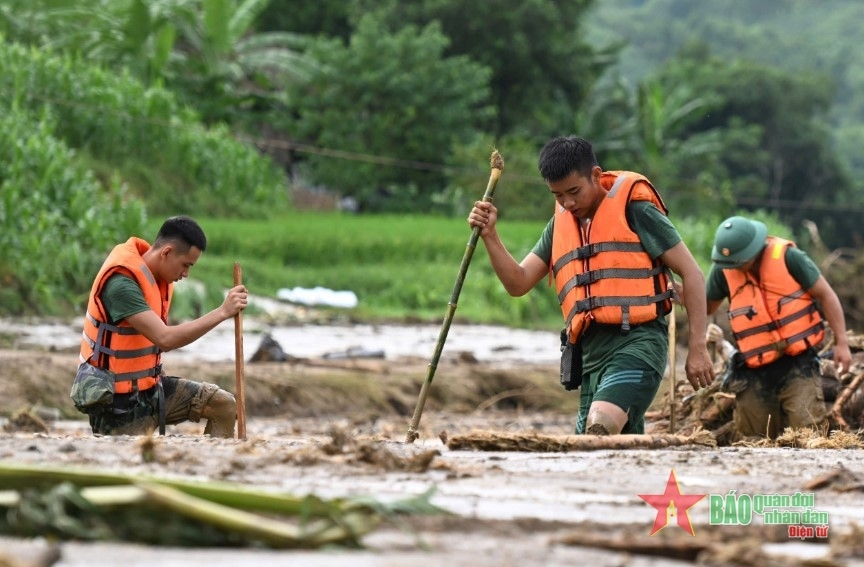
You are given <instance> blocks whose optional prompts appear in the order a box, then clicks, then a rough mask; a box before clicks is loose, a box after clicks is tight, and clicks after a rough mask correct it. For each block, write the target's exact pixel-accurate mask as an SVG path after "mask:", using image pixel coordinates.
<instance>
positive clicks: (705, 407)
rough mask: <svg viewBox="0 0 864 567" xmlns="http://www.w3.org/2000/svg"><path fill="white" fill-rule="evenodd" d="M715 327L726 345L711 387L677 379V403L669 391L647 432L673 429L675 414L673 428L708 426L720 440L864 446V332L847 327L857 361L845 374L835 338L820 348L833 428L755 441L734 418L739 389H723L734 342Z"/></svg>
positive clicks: (686, 429) (680, 430)
mask: <svg viewBox="0 0 864 567" xmlns="http://www.w3.org/2000/svg"><path fill="white" fill-rule="evenodd" d="M710 327H711V329H709V335H711V333H712V332H713V333H714V335H717V336H714V337H713V339H712V340H714V341H718V342H715V343H714V344H715V346H716V345H717V344H720V343H721V342H722V343H723V345H724V346H723V348H716V349H715V350H716V351H717V352H719V353H721V354H720V355H719V356H718V359H717V362H716V363H715V368H714V370H715V373H716V375H717V376H718V379H717V380H715V381H714V383H713V384H711V385H710V386H709V387H707V388H702V389H700V390H699V391H696V392H694V391H693V389H692V387H691V386H690V384H689V383H688V382H687V381H686V380H678V381H677V382H676V388H675V396H674V401H675V407H674V408H673V407H671V406H670V403H669V397H670V396H668V395H667V396H666V398H665V400H664V401H663V404H662V407H661V409H660V410H659V411H652V412H649V413H646V415H645V421H646V432H649V433H669V432H670V431H669V426H670V420H671V416H672V415H675V416H676V424H677V425H676V428H675V431H674V433H677V434H683V435H688V434H691V433H692V432H693V431H695V430H697V429H706V430H708V431H711V432H712V433H713V434H714V437H715V439H716V441H717V445H718V446H728V445H733V444H747V445H749V446H759V447H774V446H783V447H806V448H810V449H816V448H826V449H831V448H846V447H856V448H857V447H861V446H862V445H861V439H860V438H859V437H858V436H857V435H855V434H854V433H851V431H853V430H855V429H860V428H862V427H864V389H862V388H860V385H861V384H862V383H864V336H858V335H854V334H852V333H851V332H850V333H848V341H849V345H850V347H851V348H852V367H851V368H850V369H849V372H847V373H845V374H844V375H843V376H840V377H838V376H837V375H836V371H835V369H834V363H833V361H832V360H831V359H830V357H831V352H832V351H831V348H833V341H827V342H826V346H825V347H824V348H823V350H822V351H821V352H820V353H819V357H820V367H821V374H822V390H823V394H824V396H825V402H826V410H827V412H828V414H829V428H828V431H825V432H821V434H819V433H814V432H813V431H812V430H808V429H804V430H803V433H794V432H791V431H789V430H787V431H786V432H784V433H783V434H782V435H781V436H780V438H778V439H777V440H776V442H775V441H771V440H767V439H764V440H760V441H758V442H756V444H755V445H754V444H753V443H752V442H748V441H746V440H742V439H740V438H739V436H738V435H737V432H736V430H735V427H734V423H733V413H734V410H735V395H734V394H733V393H730V392H724V391H722V382H721V379H720V378H719V377H720V376H722V375H723V373H724V372H725V371H726V366H727V364H728V363H729V356H728V352H727V351H728V349H729V348H733V349H734V347H732V345H731V344H729V343H728V342H726V341H725V340H723V339H722V336H723V335H722V330H720V328H719V327H717V326H716V325H711V326H710ZM712 336H713V335H712Z"/></svg>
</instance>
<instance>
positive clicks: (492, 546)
mask: <svg viewBox="0 0 864 567" xmlns="http://www.w3.org/2000/svg"><path fill="white" fill-rule="evenodd" d="M244 331H245V333H244V347H245V352H246V354H247V356H249V355H251V353H253V352H254V351H255V349H257V347H258V345H259V343H260V340H261V337H262V335H263V333H265V332H269V333H271V334H272V336H273V337H274V338H275V339H276V340H277V341H278V342H279V343H280V345H281V346H282V347H283V349H284V350H285V351H286V352H287V353H289V354H291V355H294V356H299V357H318V356H322V355H323V354H326V353H330V352H340V351H344V350H345V349H348V348H359V349H363V350H367V351H369V352H375V351H382V352H383V353H384V356H385V357H386V358H390V359H394V360H395V359H399V358H400V357H403V356H406V355H407V356H415V357H416V356H419V357H421V358H422V357H426V358H428V357H429V356H431V355H432V353H433V351H434V347H435V344H436V341H437V339H438V334H439V331H440V327H439V326H430V325H427V326H416V327H413V326H412V327H407V326H396V325H380V326H374V325H357V326H317V325H298V326H277V327H271V326H268V325H264V324H261V323H259V322H256V321H252V320H249V321H246V322H245V324H244ZM0 332H2V333H4V334H7V333H8V334H12V335H14V336H16V339H15V340H16V341H17V342H16V345H14V346H20V347H21V348H28V347H39V348H48V347H50V348H54V349H75V348H76V347H77V344H78V337H79V336H80V328H79V326H78V323H77V322H72V323H64V322H57V323H50V324H46V323H39V324H23V323H18V322H12V321H0ZM457 352H470V353H472V354H473V355H474V356H475V357H476V358H477V359H478V360H481V361H487V360H497V361H509V362H510V363H512V364H514V365H518V364H519V363H521V362H534V363H550V362H551V363H554V362H556V361H557V358H558V350H557V336H556V334H555V333H551V332H540V331H526V330H509V329H500V328H496V327H484V326H466V325H455V324H454V325H453V326H452V327H451V329H450V333H449V335H448V337H447V341H446V347H445V353H451V354H452V353H457ZM233 355H234V331H233V326H232V325H231V323H230V322H226V323H223V324H222V325H220V326H219V327H217V328H216V329H215V330H214V331H213V332H211V333H210V334H208V335H207V336H206V337H204V338H202V339H201V340H199V341H197V342H196V343H194V344H193V345H190V346H189V347H187V348H184V349H180V350H178V351H175V352H173V353H170V354H169V355H167V356H170V357H172V358H174V357H176V359H178V360H202V361H215V362H219V361H225V360H233ZM468 417H470V418H471V419H470V420H468V419H467V418H466V417H465V416H462V417H460V418H454V417H453V416H446V415H442V414H438V413H436V412H428V413H427V414H426V415H425V416H424V427H425V428H426V430H427V434H426V435H424V436H423V437H422V438H421V439H420V440H419V441H417V442H416V443H415V444H413V445H406V444H404V443H402V442H401V439H402V435H403V434H404V431H405V426H406V423H404V422H401V421H400V422H399V423H397V424H395V425H393V427H392V430H393V431H396V434H395V435H393V436H391V437H389V438H384V439H382V440H381V441H380V442H381V443H382V444H383V445H385V446H386V447H387V448H388V449H390V450H392V451H393V452H395V453H403V454H410V453H411V452H415V451H421V450H428V449H432V448H434V449H436V450H438V451H440V453H441V454H440V456H438V457H436V459H435V464H436V466H434V467H431V468H430V469H429V470H427V471H425V472H421V473H408V472H393V471H382V470H380V469H378V470H375V469H369V468H364V467H362V466H358V465H357V464H350V463H347V462H344V463H329V464H327V465H326V466H323V465H319V466H295V465H292V464H291V463H290V461H287V460H285V459H282V458H279V457H280V455H284V454H285V453H287V452H290V451H293V450H296V449H297V448H298V447H301V446H303V445H309V444H314V443H316V442H321V441H322V439H323V437H322V433H321V432H322V430H323V429H325V428H326V427H325V426H326V425H327V423H314V424H313V423H311V422H310V423H308V424H304V423H299V422H296V421H293V420H290V419H282V420H277V419H255V420H251V421H250V422H249V424H248V433H249V441H247V442H241V441H237V440H215V439H207V438H202V437H200V436H199V435H197V434H195V433H192V432H191V430H189V431H186V430H182V429H181V430H180V431H179V433H178V434H175V435H169V436H167V437H165V438H162V439H161V440H160V442H161V444H162V445H161V446H162V447H163V450H164V452H165V453H166V454H167V455H176V456H177V457H176V458H174V459H167V460H166V461H165V462H164V463H163V464H161V465H160V464H153V463H151V464H144V463H142V462H141V457H140V449H138V448H137V441H136V439H134V438H94V437H92V436H90V435H89V433H88V431H87V430H86V426H85V424H84V423H83V422H61V423H57V424H56V425H55V427H54V428H53V429H52V431H51V432H49V433H47V434H25V433H16V434H3V433H0V460H14V461H23V462H31V463H40V462H42V463H47V464H51V465H52V466H57V465H70V466H72V465H87V466H95V467H100V468H106V469H118V470H123V471H124V472H129V473H134V472H135V471H140V472H143V473H154V474H167V475H176V474H181V475H186V476H190V477H195V478H218V479H222V480H227V481H231V482H240V483H244V484H248V485H250V486H255V487H259V488H262V489H272V490H279V491H285V492H290V493H293V494H298V495H302V494H316V495H318V496H321V497H325V498H326V497H353V496H371V497H374V498H376V499H379V500H395V499H400V498H405V497H406V496H410V495H418V494H421V493H423V492H425V491H426V490H428V489H430V488H435V493H434V496H433V499H432V502H433V503H434V504H436V505H438V506H440V507H442V508H445V509H447V510H449V511H451V512H453V513H454V514H456V515H457V516H456V517H457V518H459V519H462V520H463V522H462V523H458V522H456V521H455V520H454V527H451V526H448V525H447V524H446V523H443V524H437V525H435V526H434V528H429V529H425V530H419V531H417V532H415V531H413V529H412V528H408V527H403V528H401V529H400V528H399V526H388V527H385V528H382V529H381V530H379V531H376V532H375V533H373V534H370V535H369V536H368V537H367V538H365V540H364V543H365V544H366V546H367V548H366V549H365V550H362V551H339V552H336V551H322V552H309V551H279V552H276V551H268V550H212V549H164V548H149V547H143V546H137V545H126V544H109V543H99V544H86V543H80V542H78V543H76V542H68V543H64V544H63V545H62V548H61V551H62V557H61V559H60V561H58V562H57V563H55V565H56V566H57V567H72V566H84V565H86V566H88V567H102V566H104V567H114V566H116V565H119V564H122V565H124V567H133V566H138V565H141V566H145V565H146V566H148V567H149V566H150V565H154V564H155V565H165V566H171V567H174V566H177V567H181V566H182V567H189V566H194V565H207V566H208V567H215V566H221V565H226V566H227V565H231V566H238V567H258V566H260V565H304V566H305V565H311V566H316V565H335V566H345V567H349V566H350V567H353V566H355V565H360V566H363V565H370V566H378V565H387V566H390V565H393V566H401V565H407V566H415V565H419V564H422V565H433V566H438V565H440V566H442V567H445V566H446V567H456V566H462V565H465V566H469V565H470V566H471V567H474V566H476V565H520V566H521V565H538V566H539V565H543V566H547V565H562V566H564V565H567V566H568V567H569V566H572V565H598V566H604V565H610V566H611V565H616V566H618V565H628V566H629V565H633V566H642V565H685V564H687V563H684V562H681V561H674V560H671V559H659V558H650V557H647V556H639V555H635V554H629V553H620V552H612V551H602V550H599V549H593V548H586V547H573V546H566V545H560V544H555V543H554V542H553V540H552V537H553V536H554V535H555V534H556V533H557V532H560V531H569V532H574V531H577V532H578V531H579V530H585V529H587V528H586V527H585V526H586V523H592V524H599V525H600V526H601V527H600V529H597V528H596V526H595V528H594V529H595V533H606V532H608V531H614V530H623V531H625V532H627V533H629V534H632V536H633V537H640V538H641V537H647V535H648V534H649V533H650V531H651V526H652V524H653V522H654V519H655V516H656V511H655V509H654V508H652V507H651V506H649V505H648V504H647V503H646V502H644V501H643V500H642V499H641V498H640V497H639V495H640V494H645V495H656V494H661V493H662V492H663V490H664V489H665V487H666V483H667V480H668V478H669V475H670V472H671V471H674V472H675V474H676V477H677V481H678V483H679V487H680V490H681V493H682V494H705V495H710V494H718V495H726V494H728V493H729V492H730V491H733V490H734V491H736V493H738V494H744V493H746V494H750V495H754V494H769V495H770V494H774V493H778V494H781V495H783V494H790V495H791V494H794V493H795V492H797V491H801V490H803V487H804V486H805V485H806V483H807V482H808V481H810V480H812V479H814V478H816V477H819V476H821V475H823V474H825V473H827V472H830V471H832V470H835V469H837V468H838V467H840V466H843V467H845V468H847V469H849V470H851V471H856V472H857V473H858V474H861V475H862V477H864V451H860V450H804V449H786V448H783V449H777V448H774V449H752V448H744V447H724V448H720V449H689V448H680V449H669V450H660V451H644V450H619V451H593V452H582V453H543V454H536V453H516V452H495V453H492V452H475V451H452V450H449V449H448V448H447V447H446V446H444V445H443V444H442V443H441V442H440V441H439V440H438V439H437V436H436V434H437V432H438V431H442V430H447V431H449V432H450V433H451V434H454V433H458V428H460V427H461V428H462V429H463V430H465V429H467V428H469V427H477V428H486V429H507V430H511V431H520V430H521V431H530V430H532V429H536V428H538V424H542V423H544V421H545V423H546V426H545V429H544V430H543V432H544V433H550V434H554V433H566V432H567V431H568V430H569V429H570V428H571V427H572V423H571V419H572V416H570V417H567V418H566V419H563V420H561V422H560V430H556V429H554V427H553V425H554V424H553V425H550V422H549V420H548V417H544V416H525V415H521V414H517V415H514V416H512V418H508V419H507V420H502V419H500V418H493V417H492V414H491V413H487V414H484V413H478V414H477V415H471V416H468ZM486 418H488V419H486ZM333 419H334V421H335V420H338V416H334V418H333ZM459 419H461V420H462V421H459ZM319 421H322V422H326V421H327V420H319ZM430 432H431V434H429V433H430ZM181 456H182V458H181ZM0 488H2V487H0ZM814 508H815V509H817V510H819V511H821V512H825V513H827V514H828V517H829V525H830V529H831V533H832V534H838V533H848V532H849V530H851V529H852V526H853V524H857V525H864V491H861V490H860V489H858V490H854V489H853V490H851V491H841V490H839V489H838V487H832V486H829V487H827V488H824V489H820V490H818V491H816V493H815V504H814ZM688 516H689V518H690V520H691V521H692V523H693V526H694V529H695V533H696V538H697V539H699V538H706V537H714V536H717V535H718V534H721V533H722V532H723V530H724V529H726V528H725V527H724V526H717V525H711V524H710V508H709V501H708V498H707V497H706V498H705V499H703V500H701V501H699V502H698V503H697V504H696V505H694V506H693V507H692V508H691V509H690V510H689V512H688ZM466 521H467V523H466ZM760 521H761V520H758V521H755V522H754V525H753V529H754V530H757V529H758V527H759V526H758V523H759V522H760ZM544 525H546V526H547V527H543V526H544ZM549 525H552V527H548V526H549ZM676 530H677V531H680V529H679V528H677V527H676V526H675V525H670V526H668V527H667V528H664V530H663V531H662V532H661V534H664V533H669V532H670V531H671V532H675V531H676ZM678 535H680V534H678ZM700 541H701V540H700ZM46 545H47V544H46V542H44V541H41V540H35V541H23V540H10V539H4V538H0V554H2V552H7V551H9V550H15V553H16V556H18V557H25V556H26V555H27V554H30V555H33V554H34V553H37V552H38V551H39V550H40V549H43V548H44V547H45V546H46ZM828 548H829V546H827V545H815V544H814V543H813V542H806V543H800V542H797V541H794V540H791V539H790V541H788V542H782V543H773V544H770V545H766V546H765V550H766V551H768V552H770V553H771V554H772V555H785V556H791V557H792V559H790V560H789V561H788V562H787V563H786V564H795V563H794V560H801V559H804V558H806V557H825V556H826V554H827V552H828V550H829V549H828ZM19 554H20V555H19ZM0 557H2V555H0ZM119 557H122V563H121V561H120V560H118V558H119ZM0 563H2V561H0ZM23 564H25V565H26V563H23ZM837 564H839V565H862V564H864V562H861V561H857V562H856V560H854V559H850V560H844V562H841V563H837Z"/></svg>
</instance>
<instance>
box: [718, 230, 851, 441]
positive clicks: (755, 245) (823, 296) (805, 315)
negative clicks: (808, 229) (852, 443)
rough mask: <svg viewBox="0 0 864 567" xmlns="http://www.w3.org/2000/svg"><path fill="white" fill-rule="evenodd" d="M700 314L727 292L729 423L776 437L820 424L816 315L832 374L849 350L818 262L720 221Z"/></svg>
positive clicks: (845, 363)
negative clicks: (827, 329) (829, 344)
mask: <svg viewBox="0 0 864 567" xmlns="http://www.w3.org/2000/svg"><path fill="white" fill-rule="evenodd" d="M711 259H712V261H713V262H714V264H713V266H712V267H711V271H710V272H709V274H708V279H707V283H706V294H707V303H708V314H709V315H710V314H711V313H714V312H715V311H716V310H717V308H718V307H719V306H720V304H721V303H723V301H724V300H725V299H727V298H729V324H730V326H731V328H732V334H733V337H734V339H735V341H736V343H737V348H738V353H737V354H736V355H735V356H733V358H732V361H731V362H730V370H729V373H728V379H725V380H724V386H725V389H727V390H729V391H732V392H734V393H735V414H734V421H735V425H736V428H737V430H738V433H739V434H740V435H742V436H744V437H752V436H765V435H768V436H769V437H772V438H773V437H776V436H777V435H778V434H779V433H782V432H783V430H784V429H785V428H786V427H796V428H797V427H814V428H816V429H821V428H824V427H825V426H826V423H827V412H826V409H825V401H824V394H823V392H822V382H821V377H820V372H819V361H818V359H817V357H816V354H817V349H818V347H819V345H820V344H821V343H822V339H823V336H824V322H823V316H824V319H827V321H828V324H829V325H831V330H832V331H833V332H834V341H835V345H834V363H835V365H836V367H837V371H838V375H839V374H840V373H842V372H845V371H848V370H849V365H850V363H851V361H852V354H851V352H850V350H849V343H848V342H847V338H846V323H845V320H844V318H843V307H842V306H841V305H840V300H839V299H838V298H837V294H836V293H834V290H833V289H832V288H831V286H830V285H829V284H828V282H827V281H826V280H825V278H824V276H822V274H821V273H820V272H819V268H818V267H816V265H815V264H814V263H813V261H812V260H811V259H810V258H809V257H808V256H807V254H806V253H804V252H803V251H802V250H800V249H799V248H797V247H796V246H795V243H793V242H791V241H789V240H784V239H782V238H777V237H774V236H768V229H767V227H766V226H765V224H763V223H761V222H759V221H755V220H750V219H747V218H744V217H740V216H736V217H731V218H728V219H726V220H725V221H723V222H722V223H720V226H719V227H718V228H717V233H716V235H715V237H714V247H713V249H712V251H711Z"/></svg>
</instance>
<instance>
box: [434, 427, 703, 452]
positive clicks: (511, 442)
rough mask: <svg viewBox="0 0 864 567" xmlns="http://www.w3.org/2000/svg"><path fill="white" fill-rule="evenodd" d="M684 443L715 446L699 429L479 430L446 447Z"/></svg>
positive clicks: (560, 448) (557, 448)
mask: <svg viewBox="0 0 864 567" xmlns="http://www.w3.org/2000/svg"><path fill="white" fill-rule="evenodd" d="M686 445H701V446H705V447H716V446H717V441H716V440H715V439H714V436H713V435H712V434H711V432H710V431H705V430H704V429H703V430H698V431H694V432H693V433H692V434H690V435H543V434H540V433H536V432H531V433H499V432H494V431H480V432H476V433H470V434H466V435H454V436H452V437H450V439H449V440H448V441H447V447H448V448H449V449H452V450H455V451H525V452H538V453H549V452H565V453H566V452H571V451H599V450H605V449H665V448H668V447H681V446H686Z"/></svg>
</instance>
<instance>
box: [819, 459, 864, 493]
mask: <svg viewBox="0 0 864 567" xmlns="http://www.w3.org/2000/svg"><path fill="white" fill-rule="evenodd" d="M823 488H830V489H833V490H836V491H838V492H851V491H853V490H858V491H864V479H862V478H861V477H860V476H858V475H857V474H855V473H854V472H852V471H850V470H849V469H847V468H846V467H844V466H843V465H842V464H840V465H837V467H836V468H835V469H834V470H832V471H831V472H829V473H826V474H823V475H821V476H818V477H816V478H814V479H813V480H811V481H809V482H807V483H806V484H805V485H804V490H821V489H823Z"/></svg>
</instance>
